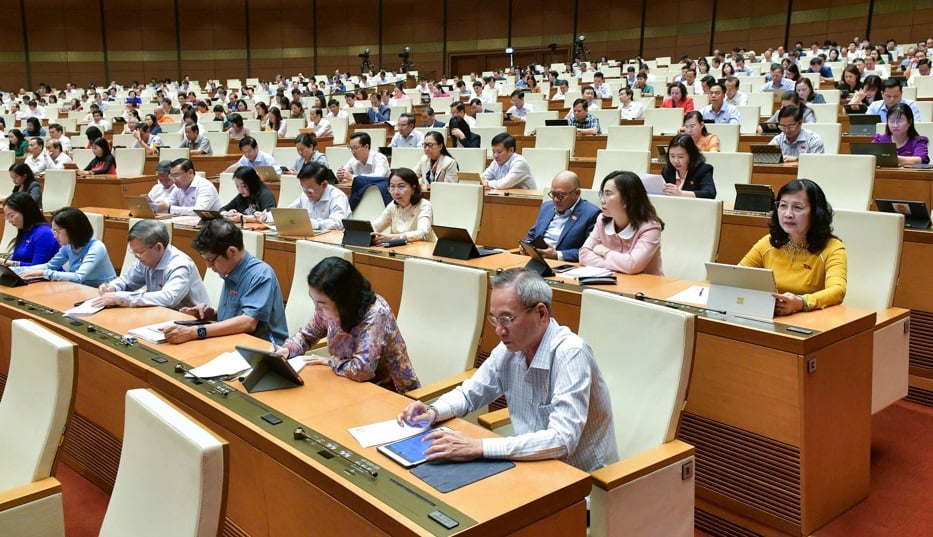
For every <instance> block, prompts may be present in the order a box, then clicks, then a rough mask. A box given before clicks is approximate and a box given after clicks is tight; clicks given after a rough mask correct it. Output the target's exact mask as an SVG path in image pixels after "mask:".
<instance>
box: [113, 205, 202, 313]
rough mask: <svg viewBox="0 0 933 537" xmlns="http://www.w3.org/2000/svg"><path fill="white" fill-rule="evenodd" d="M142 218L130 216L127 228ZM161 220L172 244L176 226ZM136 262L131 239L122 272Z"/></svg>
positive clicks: (168, 221)
mask: <svg viewBox="0 0 933 537" xmlns="http://www.w3.org/2000/svg"><path fill="white" fill-rule="evenodd" d="M140 220H144V219H143V218H130V221H129V223H128V224H127V230H130V229H133V226H135V225H136V222H139V221H140ZM159 222H160V223H161V224H162V225H163V226H164V227H165V231H167V232H168V240H169V243H170V244H171V242H172V231H173V230H174V226H172V221H171V220H159ZM134 263H136V255H134V254H133V250H130V244H129V241H127V244H126V253H124V254H123V264H122V265H120V273H121V274H122V273H124V272H126V271H127V270H129V269H130V267H131V266H132V265H133V264H134ZM215 304H216V302H215Z"/></svg>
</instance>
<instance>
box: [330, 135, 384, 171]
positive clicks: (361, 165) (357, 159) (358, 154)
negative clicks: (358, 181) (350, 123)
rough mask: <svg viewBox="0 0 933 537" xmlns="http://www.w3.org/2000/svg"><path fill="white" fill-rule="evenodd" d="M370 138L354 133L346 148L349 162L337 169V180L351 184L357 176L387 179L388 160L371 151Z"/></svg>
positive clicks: (380, 154)
mask: <svg viewBox="0 0 933 537" xmlns="http://www.w3.org/2000/svg"><path fill="white" fill-rule="evenodd" d="M372 143H373V142H372V138H370V137H369V134H367V133H365V132H354V133H353V134H352V135H351V136H350V142H349V143H348V144H347V147H349V148H350V155H351V156H350V160H348V161H347V163H346V164H344V165H343V166H341V167H339V168H337V179H338V180H339V181H342V182H352V181H353V178H354V177H356V176H357V175H366V176H369V177H388V176H389V160H388V159H387V158H386V156H385V155H383V154H382V153H380V152H378V151H372V150H371V148H370V146H371V145H372Z"/></svg>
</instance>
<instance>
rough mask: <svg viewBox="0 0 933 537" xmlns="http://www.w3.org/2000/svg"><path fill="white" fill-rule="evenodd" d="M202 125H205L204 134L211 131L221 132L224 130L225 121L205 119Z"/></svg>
mask: <svg viewBox="0 0 933 537" xmlns="http://www.w3.org/2000/svg"><path fill="white" fill-rule="evenodd" d="M201 125H202V126H203V127H204V132H202V133H201V134H202V135H207V133H209V132H220V131H222V130H224V123H223V121H214V120H211V121H205V122H204V123H202V124H201ZM211 147H213V146H211Z"/></svg>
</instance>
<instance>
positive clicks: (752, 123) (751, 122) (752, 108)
mask: <svg viewBox="0 0 933 537" xmlns="http://www.w3.org/2000/svg"><path fill="white" fill-rule="evenodd" d="M736 109H738V111H739V121H740V124H741V126H740V127H739V130H740V131H741V133H742V134H755V133H756V132H757V129H758V124H759V123H761V115H760V112H759V110H760V107H759V106H758V105H746V106H736Z"/></svg>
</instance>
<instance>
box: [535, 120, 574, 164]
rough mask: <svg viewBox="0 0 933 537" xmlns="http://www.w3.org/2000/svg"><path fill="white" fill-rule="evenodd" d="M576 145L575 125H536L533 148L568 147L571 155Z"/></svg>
mask: <svg viewBox="0 0 933 537" xmlns="http://www.w3.org/2000/svg"><path fill="white" fill-rule="evenodd" d="M576 145H577V128H576V127H571V126H567V127H538V129H537V130H536V131H535V149H569V150H570V156H571V157H572V156H573V151H574V148H576Z"/></svg>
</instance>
